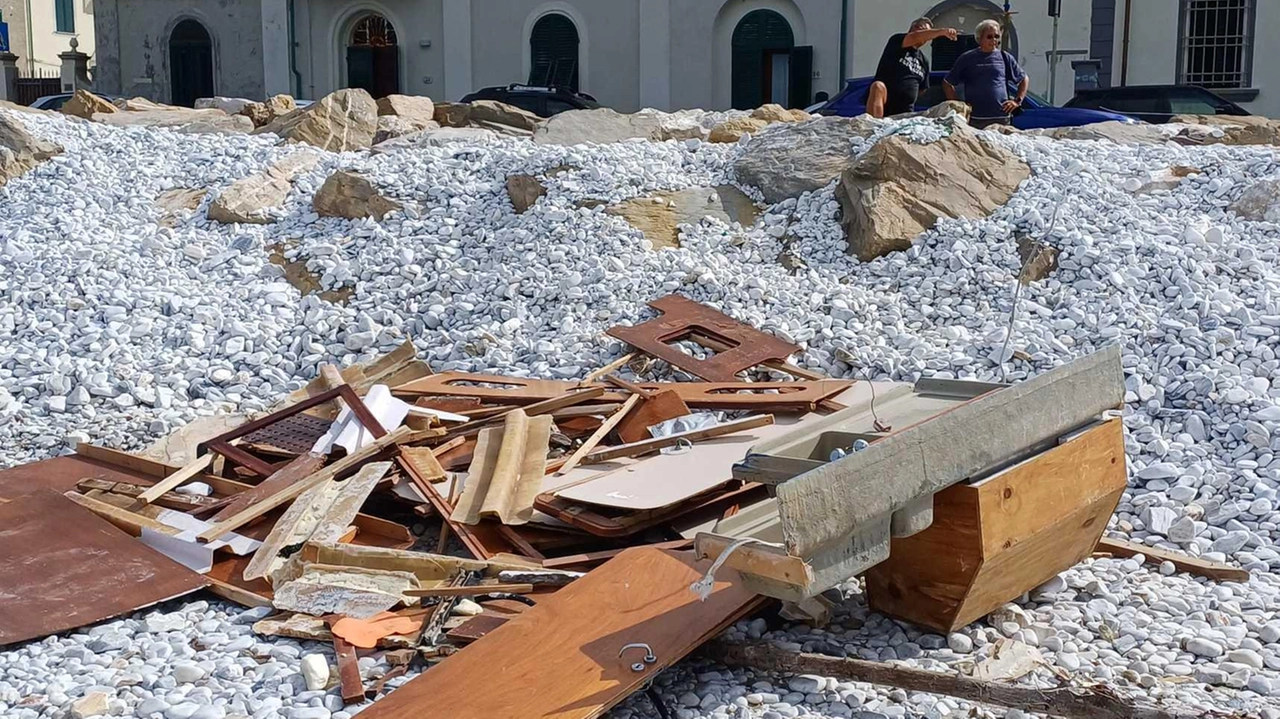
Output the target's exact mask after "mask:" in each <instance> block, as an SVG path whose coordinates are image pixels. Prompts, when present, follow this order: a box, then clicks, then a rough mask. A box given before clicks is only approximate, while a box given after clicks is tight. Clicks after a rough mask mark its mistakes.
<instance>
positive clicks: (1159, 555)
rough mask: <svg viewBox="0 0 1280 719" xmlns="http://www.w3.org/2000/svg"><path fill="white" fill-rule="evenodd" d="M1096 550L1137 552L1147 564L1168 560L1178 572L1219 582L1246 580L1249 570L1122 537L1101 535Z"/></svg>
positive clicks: (1122, 553)
mask: <svg viewBox="0 0 1280 719" xmlns="http://www.w3.org/2000/svg"><path fill="white" fill-rule="evenodd" d="M1096 551H1098V552H1105V553H1107V554H1110V555H1113V556H1116V557H1132V556H1135V555H1138V554H1141V555H1142V556H1144V557H1146V559H1147V563H1148V564H1160V563H1161V562H1170V563H1172V564H1173V566H1174V567H1175V568H1176V569H1177V570H1178V571H1179V572H1186V573H1187V574H1195V575H1197V576H1201V577H1208V578H1209V579H1215V580H1217V581H1219V582H1248V581H1249V572H1248V570H1246V569H1241V568H1240V567H1232V566H1228V565H1226V564H1223V563H1221V562H1214V561H1211V560H1208V559H1201V558H1200V557H1193V556H1191V555H1189V554H1183V553H1181V552H1171V551H1169V550H1167V549H1160V548H1158V547H1148V546H1147V545H1145V544H1138V543H1137V542H1126V541H1124V540H1122V539H1111V538H1109V537H1103V538H1102V539H1100V540H1098V546H1097V549H1096Z"/></svg>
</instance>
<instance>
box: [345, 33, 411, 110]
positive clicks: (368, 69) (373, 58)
mask: <svg viewBox="0 0 1280 719" xmlns="http://www.w3.org/2000/svg"><path fill="white" fill-rule="evenodd" d="M346 42H347V87H352V88H360V89H362V90H365V91H366V92H368V93H369V94H370V95H372V96H373V97H374V99H378V98H380V97H386V96H387V95H395V94H398V93H399V92H400V43H399V38H398V37H397V36H396V28H395V25H393V24H392V23H391V21H390V20H388V19H387V18H386V16H385V15H382V14H380V13H376V12H371V13H367V14H364V15H361V16H360V17H358V18H357V19H356V20H355V22H353V23H352V24H351V29H350V31H348V32H347V35H346Z"/></svg>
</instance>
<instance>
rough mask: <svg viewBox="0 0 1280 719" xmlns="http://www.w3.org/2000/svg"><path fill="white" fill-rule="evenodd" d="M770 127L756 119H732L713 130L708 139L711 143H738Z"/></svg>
mask: <svg viewBox="0 0 1280 719" xmlns="http://www.w3.org/2000/svg"><path fill="white" fill-rule="evenodd" d="M768 126H769V123H768V122H765V121H764V120H761V119H759V118H755V117H731V118H729V119H728V120H725V121H724V122H722V123H720V124H719V125H716V126H715V127H713V128H711V134H710V135H708V137H707V139H708V140H710V141H711V142H738V141H739V140H741V139H742V138H743V137H746V136H747V135H755V134H756V133H758V132H760V131H761V130H763V129H765V128H766V127H768Z"/></svg>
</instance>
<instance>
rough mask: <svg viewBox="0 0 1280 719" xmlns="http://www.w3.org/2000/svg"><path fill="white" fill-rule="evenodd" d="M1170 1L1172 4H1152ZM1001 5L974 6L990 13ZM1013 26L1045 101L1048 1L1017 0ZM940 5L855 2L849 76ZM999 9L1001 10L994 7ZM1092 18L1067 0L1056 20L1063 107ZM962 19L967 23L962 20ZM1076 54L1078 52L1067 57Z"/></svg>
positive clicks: (907, 0) (978, 16)
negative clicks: (896, 34)
mask: <svg viewBox="0 0 1280 719" xmlns="http://www.w3.org/2000/svg"><path fill="white" fill-rule="evenodd" d="M1150 1H1152V2H1170V1H1171V0H1150ZM1002 4H1003V3H991V4H990V5H987V4H985V3H973V5H974V6H986V7H987V8H988V9H990V8H992V7H994V6H999V5H1002ZM1014 5H1015V8H1014V9H1015V10H1017V11H1018V13H1017V14H1016V15H1014V16H1013V26H1014V28H1015V30H1016V31H1017V38H1018V52H1017V55H1018V62H1019V64H1021V65H1022V66H1023V68H1025V69H1026V71H1027V74H1028V75H1030V76H1031V89H1032V90H1033V91H1034V92H1036V93H1038V94H1040V95H1043V96H1045V97H1048V95H1049V85H1050V80H1049V56H1050V49H1051V48H1052V47H1053V19H1052V18H1050V17H1049V16H1048V15H1047V14H1046V12H1045V7H1046V3H1043V2H1034V3H1028V2H1025V0H1024V1H1023V2H1016V3H1014ZM939 6H940V3H939V2H938V0H895V1H894V2H867V1H866V0H863V1H861V2H856V3H855V4H854V7H855V8H856V12H855V13H854V25H853V34H854V39H853V51H852V53H851V57H852V64H853V67H852V68H851V71H850V76H851V77H863V76H867V75H873V74H875V71H876V65H877V63H879V61H880V53H881V52H882V51H883V50H884V43H885V40H886V39H888V37H889V36H890V35H892V34H894V33H898V32H906V30H907V28H908V27H909V26H910V24H911V21H912V20H914V19H916V18H918V17H921V16H925V15H930V16H932V15H933V12H932V11H934V10H935V9H937V8H938V7H939ZM996 9H997V10H998V9H999V8H996ZM987 17H989V15H988V14H986V13H984V12H982V11H981V10H975V11H969V10H965V9H963V8H961V7H953V8H951V9H950V10H948V11H946V12H945V13H944V17H943V18H942V19H944V20H945V19H952V18H953V19H954V22H955V23H956V24H957V26H958V27H957V29H958V30H960V31H962V32H965V33H972V32H973V30H974V27H975V26H976V25H977V24H978V23H979V22H980V21H982V20H984V19H986V18H987ZM1091 17H1092V4H1091V2H1090V0H1063V2H1062V16H1061V17H1060V18H1059V22H1058V52H1059V56H1058V57H1059V59H1058V63H1057V71H1056V73H1055V77H1056V78H1057V93H1056V97H1055V100H1056V101H1057V102H1058V103H1059V104H1061V103H1063V102H1065V101H1066V100H1068V99H1069V98H1070V97H1071V96H1072V95H1074V94H1075V89H1074V84H1075V73H1074V71H1073V70H1072V69H1071V61H1072V60H1079V59H1084V58H1086V57H1087V53H1088V50H1089V23H1090V19H1091ZM961 18H963V20H961ZM1072 51H1076V52H1077V53H1078V54H1074V55H1073V54H1068V53H1071V52H1072Z"/></svg>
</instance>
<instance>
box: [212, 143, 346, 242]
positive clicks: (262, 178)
mask: <svg viewBox="0 0 1280 719" xmlns="http://www.w3.org/2000/svg"><path fill="white" fill-rule="evenodd" d="M319 162H320V157H319V156H318V155H317V154H316V153H314V152H311V151H308V150H303V151H301V152H295V153H293V154H292V155H289V156H288V157H286V158H284V159H283V160H280V161H279V162H277V163H275V164H274V165H272V166H270V167H268V168H267V169H266V170H263V171H262V172H260V173H257V174H255V175H250V176H248V177H245V178H242V179H239V180H236V181H235V182H233V183H231V184H230V185H229V186H228V187H227V189H225V190H223V191H222V194H220V195H218V197H217V198H215V199H214V201H213V202H211V203H209V212H208V216H209V219H210V220H213V221H215V222H221V223H223V224H232V223H236V222H241V223H247V224H254V225H267V224H270V223H272V222H275V217H274V216H273V215H272V212H271V211H272V210H273V209H275V208H277V207H279V206H280V205H281V204H283V203H284V200H285V198H286V197H288V196H289V190H290V189H291V188H292V187H293V178H294V177H297V176H298V175H299V174H301V173H303V172H306V171H307V170H310V169H311V168H313V167H315V166H316V165H317V164H319Z"/></svg>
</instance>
